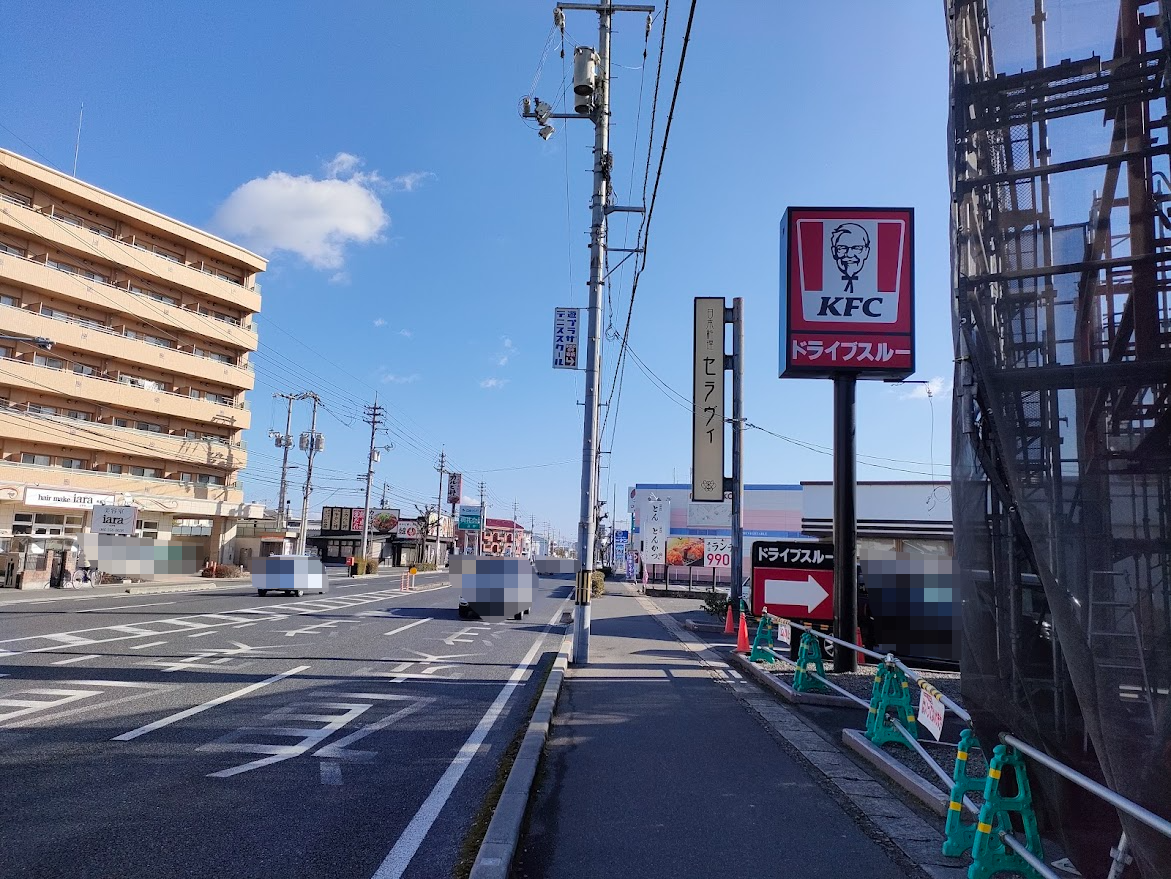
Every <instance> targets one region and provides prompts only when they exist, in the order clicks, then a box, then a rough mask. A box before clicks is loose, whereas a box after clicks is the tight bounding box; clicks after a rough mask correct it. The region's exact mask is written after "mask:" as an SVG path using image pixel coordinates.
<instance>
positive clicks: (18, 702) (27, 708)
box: [0, 688, 101, 723]
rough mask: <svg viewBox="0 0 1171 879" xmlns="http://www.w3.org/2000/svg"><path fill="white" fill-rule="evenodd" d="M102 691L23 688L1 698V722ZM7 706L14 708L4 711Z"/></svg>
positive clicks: (86, 697)
mask: <svg viewBox="0 0 1171 879" xmlns="http://www.w3.org/2000/svg"><path fill="white" fill-rule="evenodd" d="M100 693H101V690H63V689H56V688H53V689H49V688H38V689H34V690H21V691H20V692H18V693H13V694H11V695H10V696H7V697H5V698H3V699H0V723H7V722H8V721H10V720H15V719H16V718H18V717H23V716H24V715H26V714H32V713H34V712H37V711H47V710H48V709H50V708H59V707H60V706H62V705H68V704H69V703H70V702H77V701H79V700H81V699H88V698H89V697H90V696H97V695H99V694H100ZM18 696H25V697H28V696H42V697H48V698H39V699H29V698H23V699H20V698H16V697H18ZM5 708H11V709H12V710H11V711H4V710H3V709H5Z"/></svg>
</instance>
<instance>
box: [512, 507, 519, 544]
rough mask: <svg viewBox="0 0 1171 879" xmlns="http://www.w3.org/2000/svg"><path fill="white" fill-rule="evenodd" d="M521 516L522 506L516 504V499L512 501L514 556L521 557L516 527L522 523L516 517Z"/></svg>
mask: <svg viewBox="0 0 1171 879" xmlns="http://www.w3.org/2000/svg"><path fill="white" fill-rule="evenodd" d="M519 515H520V504H518V503H517V502H516V498H513V499H512V554H513V555H514V556H519V555H520V547H519V546H518V545H517V542H516V541H517V537H516V526H517V525H519V524H520V523H519V522H517V521H516V517H517V516H519Z"/></svg>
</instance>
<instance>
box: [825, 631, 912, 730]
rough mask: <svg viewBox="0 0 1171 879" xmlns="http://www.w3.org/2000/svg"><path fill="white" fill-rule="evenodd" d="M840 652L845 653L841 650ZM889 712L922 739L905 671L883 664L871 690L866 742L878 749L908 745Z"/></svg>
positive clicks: (875, 673)
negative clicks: (887, 744) (878, 747)
mask: <svg viewBox="0 0 1171 879" xmlns="http://www.w3.org/2000/svg"><path fill="white" fill-rule="evenodd" d="M838 649H839V650H840V649H842V648H841V647H840V646H839V648H838ZM888 711H893V712H894V713H895V716H896V717H897V718H898V719H899V723H903V722H904V721H905V728H906V730H907V732H908V733H909V734H910V735H913V736H915V737H918V735H919V725H918V724H917V723H916V722H915V708H914V706H913V705H912V704H911V688H910V684H909V683H908V682H907V676H906V675H905V674H903V670H902V669H901V668H899V667H898V666H897V665H895V664H894V663H893V662H890V661H889V658H888V661H887V662H881V663H879V664H878V668H877V669H875V672H874V686H873V687H872V688H871V690H870V713H869V714H867V715H866V738H868V739H870V741H872V742H874V744H876V745H885V744H886V743H887V742H898V743H900V744H902V745H906V746H907V747H908V748H909V747H910V745H907V743H906V741H905V740H904V739H903V735H902V733H900V732H899V731H898V730H897V729H895V728H894V727H893V726H891V725H890V724H889V723H887V722H886V715H887V712H888Z"/></svg>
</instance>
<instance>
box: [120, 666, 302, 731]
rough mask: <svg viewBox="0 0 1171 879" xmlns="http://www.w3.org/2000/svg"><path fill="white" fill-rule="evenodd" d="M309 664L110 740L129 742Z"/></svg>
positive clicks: (253, 689) (263, 685) (284, 676)
mask: <svg viewBox="0 0 1171 879" xmlns="http://www.w3.org/2000/svg"><path fill="white" fill-rule="evenodd" d="M307 668H309V666H307V665H298V666H296V667H295V668H291V669H289V670H288V671H283V672H281V673H280V674H278V675H273V676H272V677H271V678H265V679H264V680H263V681H257V682H256V683H255V684H249V685H248V686H246V687H241V688H240V689H239V690H233V691H232V692H231V693H225V694H224V695H223V696H217V697H216V698H214V699H209V700H208V701H206V702H203V703H201V704H199V705H195V706H193V707H191V708H187V709H185V710H183V711H178V712H176V713H175V714H169V715H167V716H166V717H163V718H160V719H159V720H156V721H154V722H153V723H148V724H146V726H140V727H138V729H132V730H131V731H130V732H125V733H122V735H120V736H114V738H112V739H110V741H112V742H129V741H130V740H131V739H136V738H138V737H139V736H144V735H146V734H147V733H151V732H154V731H155V730H156V729H162V728H163V727H164V726H170V725H171V724H172V723H178V722H179V721H180V720H186V719H187V718H188V717H192V716H194V715H196V714H199V713H201V712H203V711H207V709H209V708H215V707H216V706H217V705H223V704H224V703H225V702H231V701H232V700H233V699H239V698H240V697H241V696H247V695H248V694H249V693H254V692H256V691H257V690H259V689H261V688H262V687H267V686H268V685H269V684H275V683H276V682H277V681H280V680H284V679H285V678H287V677H289V676H291V675H295V674H298V673H300V672H303V671H305V670H306V669H307Z"/></svg>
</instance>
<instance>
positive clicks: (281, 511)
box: [268, 394, 301, 552]
mask: <svg viewBox="0 0 1171 879" xmlns="http://www.w3.org/2000/svg"><path fill="white" fill-rule="evenodd" d="M272 396H273V398H274V399H275V398H277V397H280V398H281V399H283V400H288V401H289V411H288V414H287V415H286V416H285V432H284V433H275V432H273V431H271V430H270V431H269V432H268V435H269V436H270V437H272V438H273V439H274V440H276V444H277V445H278V446H280V447H281V448H282V449H283V451H282V452H281V498H280V501H279V502H278V503H277V512H276V525H277V528H279V529H280V530H281V531H282V532H284V530H285V529H286V528H288V527H289V522H288V515H287V511H286V510H285V503H286V497H287V496H288V492H289V449H291V448H292V447H293V433H292V430H293V401H294V400H298V399H301V397H299V396H298V395H297V394H273V395H272ZM281 551H282V552H283V551H284V550H283V548H282V550H281Z"/></svg>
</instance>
